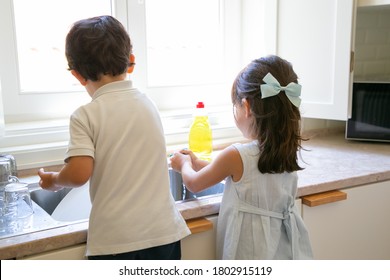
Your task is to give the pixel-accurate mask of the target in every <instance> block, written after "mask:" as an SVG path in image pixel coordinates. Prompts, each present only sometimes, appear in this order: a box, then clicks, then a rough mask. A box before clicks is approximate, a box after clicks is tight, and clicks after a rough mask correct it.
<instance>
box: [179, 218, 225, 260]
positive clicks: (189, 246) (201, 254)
mask: <svg viewBox="0 0 390 280" xmlns="http://www.w3.org/2000/svg"><path fill="white" fill-rule="evenodd" d="M207 220H209V221H210V222H212V223H213V228H212V229H211V230H207V231H204V232H200V233H195V234H191V235H189V236H187V237H186V238H184V239H183V240H182V241H181V254H182V259H183V260H215V258H216V252H215V251H216V230H217V221H218V216H216V215H215V216H209V217H207Z"/></svg>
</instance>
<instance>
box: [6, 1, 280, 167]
mask: <svg viewBox="0 0 390 280" xmlns="http://www.w3.org/2000/svg"><path fill="white" fill-rule="evenodd" d="M270 2H273V1H266V0H261V1H259V0H245V1H241V0H143V1H140V0H111V1H110V0H78V1H76V0H66V1H65V0H58V1H51V0H2V1H0V26H1V36H0V37H1V40H2V41H1V44H0V61H1V63H0V153H12V154H14V155H15V156H16V158H17V160H18V166H19V168H22V169H23V168H30V167H36V166H44V165H48V164H58V163H62V158H63V152H64V149H65V147H66V145H67V140H68V122H69V115H70V114H71V113H72V112H73V111H74V110H75V109H76V108H77V107H79V106H80V105H82V104H85V103H87V102H89V101H90V97H89V96H88V94H87V93H86V92H85V90H84V89H83V88H82V87H80V86H79V85H78V83H77V81H76V80H75V79H74V78H73V76H72V75H71V74H70V73H69V71H67V64H66V60H65V55H64V44H65V36H66V33H67V32H68V30H69V27H70V25H71V24H72V23H73V22H74V21H76V20H79V19H81V18H86V17H91V16H96V15H101V14H111V15H114V16H115V17H117V18H118V19H119V20H120V21H121V22H122V23H123V24H124V25H125V27H126V28H127V30H128V31H129V34H130V37H131V39H132V42H133V46H134V49H133V50H134V54H135V56H136V68H135V71H134V73H133V74H132V76H131V79H132V80H133V81H134V84H135V86H137V87H138V88H140V90H141V91H143V92H145V93H146V94H148V95H149V96H150V97H151V98H152V99H153V100H154V101H155V103H156V104H157V106H158V108H159V109H160V112H161V115H162V118H163V123H164V128H165V131H166V137H167V143H168V144H169V145H175V144H178V145H183V143H185V142H186V141H187V135H186V133H187V132H186V128H188V126H189V123H190V121H191V113H192V109H193V107H194V105H195V104H196V103H197V102H198V101H203V102H205V104H206V106H207V108H208V109H209V111H210V113H211V121H212V123H213V125H214V128H215V133H214V139H217V138H224V137H235V136H237V135H239V133H238V134H237V130H236V129H235V128H234V121H233V118H232V115H231V104H230V103H231V101H230V88H231V83H232V81H233V79H234V77H235V75H236V74H237V72H238V71H239V70H241V68H242V67H243V65H245V64H247V63H248V62H249V61H250V59H253V58H256V57H258V56H262V55H266V54H268V53H274V51H275V45H276V44H275V41H274V40H275V37H276V36H275V33H274V32H276V20H275V19H276V4H275V3H272V4H270ZM30 11H34V12H33V13H30ZM244 13H245V15H246V16H243V14H244ZM248 15H249V16H248ZM264 23H267V29H265V28H264V26H265V24H264ZM264 30H266V32H264ZM254 34H256V36H253V35H254ZM266 38H268V39H266ZM252 54H253V55H252Z"/></svg>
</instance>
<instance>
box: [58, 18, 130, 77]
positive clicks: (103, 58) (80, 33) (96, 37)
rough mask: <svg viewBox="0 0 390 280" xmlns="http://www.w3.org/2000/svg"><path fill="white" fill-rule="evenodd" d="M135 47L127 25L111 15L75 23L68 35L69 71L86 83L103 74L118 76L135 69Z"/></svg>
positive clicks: (66, 50) (67, 54)
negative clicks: (131, 68) (132, 67)
mask: <svg viewBox="0 0 390 280" xmlns="http://www.w3.org/2000/svg"><path fill="white" fill-rule="evenodd" d="M131 53H132V45H131V41H130V37H129V35H128V34H127V32H126V30H125V29H124V27H123V25H122V24H121V23H120V22H119V21H118V20H117V19H115V18H113V17H111V16H99V17H93V18H89V19H83V20H80V21H78V22H76V23H74V24H73V26H72V28H71V30H70V31H69V33H68V35H67V36H66V46H65V55H66V58H67V60H68V66H69V70H73V69H74V70H76V71H77V72H79V73H80V74H81V75H82V76H83V77H84V78H85V79H86V80H91V81H97V80H99V78H100V75H102V74H103V75H108V74H109V75H112V76H117V75H120V74H123V73H125V72H126V71H127V68H128V67H129V66H131V63H130V54H131Z"/></svg>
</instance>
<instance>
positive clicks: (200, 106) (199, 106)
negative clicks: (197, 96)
mask: <svg viewBox="0 0 390 280" xmlns="http://www.w3.org/2000/svg"><path fill="white" fill-rule="evenodd" d="M196 108H204V104H203V102H198V104H196Z"/></svg>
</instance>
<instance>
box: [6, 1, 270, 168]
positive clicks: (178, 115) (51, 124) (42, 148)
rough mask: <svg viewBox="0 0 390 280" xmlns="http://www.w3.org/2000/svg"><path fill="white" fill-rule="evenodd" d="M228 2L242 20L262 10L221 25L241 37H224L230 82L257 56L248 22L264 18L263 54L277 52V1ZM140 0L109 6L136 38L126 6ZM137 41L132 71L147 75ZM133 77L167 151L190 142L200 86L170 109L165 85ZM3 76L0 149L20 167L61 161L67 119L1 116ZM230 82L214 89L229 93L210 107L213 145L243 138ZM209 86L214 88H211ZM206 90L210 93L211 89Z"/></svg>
mask: <svg viewBox="0 0 390 280" xmlns="http://www.w3.org/2000/svg"><path fill="white" fill-rule="evenodd" d="M221 1H222V0H221ZM228 1H229V2H231V3H233V4H231V5H232V7H233V8H231V9H230V10H229V11H228V12H230V13H235V12H239V13H240V16H241V19H243V18H244V19H245V17H243V16H242V14H243V13H244V12H245V13H248V12H250V11H252V13H253V10H256V9H259V8H261V9H263V13H264V14H263V16H261V15H260V16H258V18H259V20H260V21H261V22H259V21H256V20H255V22H253V21H245V20H241V21H240V22H238V23H237V22H235V23H234V24H231V25H230V26H228V27H227V28H226V30H225V32H235V34H236V36H237V38H240V41H239V44H236V43H237V42H234V41H235V40H234V39H232V38H231V37H230V38H229V37H228V40H230V41H228V42H225V43H226V44H229V43H231V44H232V45H234V47H233V48H232V50H231V53H237V60H236V67H235V70H233V69H232V70H231V72H230V73H225V74H226V75H227V76H228V80H231V81H233V79H234V77H235V75H236V74H237V69H238V68H242V67H243V66H244V65H246V64H247V63H248V62H249V61H250V60H251V59H253V58H256V57H255V55H256V54H255V51H254V50H255V49H256V47H257V45H256V44H258V43H259V42H257V41H256V42H255V44H253V42H252V39H251V38H250V34H247V33H246V32H248V30H250V32H255V28H253V26H251V25H253V24H259V25H264V24H265V23H267V30H266V33H267V34H264V39H265V38H267V40H266V42H267V44H266V46H265V53H264V55H265V54H269V53H275V52H276V26H277V25H276V24H277V17H276V14H277V3H276V1H266V0H263V1H258V0H245V1H241V0H234V1H232V0H228ZM143 2H144V1H139V0H134V1H126V0H114V1H113V5H112V6H113V11H114V12H113V13H114V15H115V17H116V18H118V20H120V21H121V22H122V23H123V24H124V26H125V27H126V28H127V29H128V31H129V34H130V36H131V37H132V40H133V41H134V42H135V39H134V38H140V37H139V35H137V34H136V33H142V32H144V29H143V28H142V27H140V26H139V25H138V26H137V25H136V24H134V21H133V20H134V19H135V17H132V16H129V14H130V11H131V10H133V8H134V6H133V5H136V4H137V5H139V4H142V3H143ZM270 2H272V3H270ZM243 3H245V4H243ZM11 6H12V0H6V1H1V4H0V8H1V9H0V10H3V8H7V9H8V10H9V9H12V7H11ZM235 9H237V10H235ZM3 11H5V10H3ZM265 11H266V12H265ZM225 12H226V11H225ZM3 13H5V12H0V14H1V15H2V16H3ZM135 14H137V13H135ZM138 14H140V13H138ZM227 14H228V13H227ZM4 21H8V23H7V24H5V25H3V24H4ZM12 22H13V21H12V13H10V15H8V18H4V17H2V19H0V26H2V35H3V31H4V34H5V36H0V37H2V39H1V40H7V38H11V41H12V40H13V42H12V44H13V46H14V47H13V48H14V50H13V51H11V50H9V52H8V53H7V57H8V59H9V58H12V57H13V59H14V61H16V59H17V54H16V42H15V36H14V35H13V34H12V32H13V29H12V30H8V29H7V26H8V28H10V24H11V25H12ZM134 26H137V28H134ZM10 29H11V28H10ZM6 33H7V34H6ZM137 36H138V37H137ZM141 38H142V36H141ZM2 43H3V42H2ZM137 45H138V42H137ZM139 46H140V45H138V46H137V47H136V48H135V53H136V59H137V60H136V62H137V66H136V71H138V72H136V73H135V74H134V75H135V76H137V77H146V76H145V68H143V67H142V61H145V59H146V53H145V52H144V53H143V52H142V51H139V49H138V48H139ZM262 55H263V54H262ZM2 58H4V56H2ZM3 62H5V63H6V64H7V65H8V64H9V65H11V66H12V65H13V68H12V69H13V70H12V71H17V70H16V69H15V67H16V66H15V65H16V64H15V63H12V62H10V61H9V60H7V61H2V63H3ZM0 70H1V69H0ZM16 76H17V75H16ZM134 78H135V80H136V85H137V83H138V84H140V85H141V86H140V89H141V91H144V92H145V93H146V94H148V95H149V96H151V98H152V99H153V100H154V101H155V103H156V105H157V107H158V108H159V110H160V114H161V118H162V122H163V125H164V130H165V136H166V142H167V150H175V149H178V148H183V147H185V146H186V145H187V141H188V139H187V137H188V130H189V124H190V123H191V120H192V110H193V108H192V107H189V106H191V105H193V104H196V102H195V100H196V101H199V100H197V95H196V92H197V91H198V90H199V88H198V87H193V88H192V91H191V90H190V91H187V93H186V94H187V95H189V96H192V98H193V102H188V103H187V104H191V105H187V107H186V106H183V107H176V108H170V107H169V106H167V105H166V104H165V103H164V102H166V100H167V99H169V98H166V97H165V98H160V97H161V96H162V95H163V94H161V90H163V89H161V88H160V89H156V88H154V89H153V88H148V87H145V86H144V85H145V83H143V81H142V78H141V79H137V78H136V77H134ZM2 79H9V77H8V76H5V75H4V72H3V71H0V154H12V155H14V156H15V158H16V160H17V163H18V169H20V170H23V169H30V168H37V167H42V166H51V165H58V164H62V163H63V156H64V153H65V151H66V148H67V144H68V140H69V132H68V124H69V118H68V117H57V116H55V114H51V113H49V114H48V115H45V114H43V115H42V116H38V117H37V118H36V119H35V120H34V121H30V116H29V115H28V114H25V112H20V114H19V115H17V116H15V117H14V118H13V120H12V121H11V122H7V121H5V120H6V119H7V116H6V115H5V113H4V104H5V102H4V100H3V98H4V97H5V96H4V95H5V92H4V88H2V87H1V82H2ZM13 79H14V81H15V83H16V84H18V82H17V77H14V78H13ZM230 87H231V85H230V84H226V85H224V86H223V87H221V88H219V89H218V90H221V91H223V92H224V93H223V94H224V95H225V96H226V97H227V100H228V101H225V102H222V103H220V104H219V103H218V102H215V103H214V104H211V106H209V108H208V111H209V116H210V121H211V125H212V128H213V144H214V145H215V146H219V145H224V144H225V143H231V142H235V141H239V140H241V139H242V136H241V133H240V131H239V130H238V129H237V128H236V127H235V123H234V119H233V115H232V108H231V104H230ZM200 88H201V87H200ZM177 89H178V92H180V87H177ZM210 90H212V88H211V89H210ZM80 94H84V95H85V96H86V98H88V94H87V93H86V92H84V93H80ZM175 94H177V93H175ZM175 94H173V95H172V98H175ZM207 94H209V92H208V93H207ZM69 98H71V97H69Z"/></svg>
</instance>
